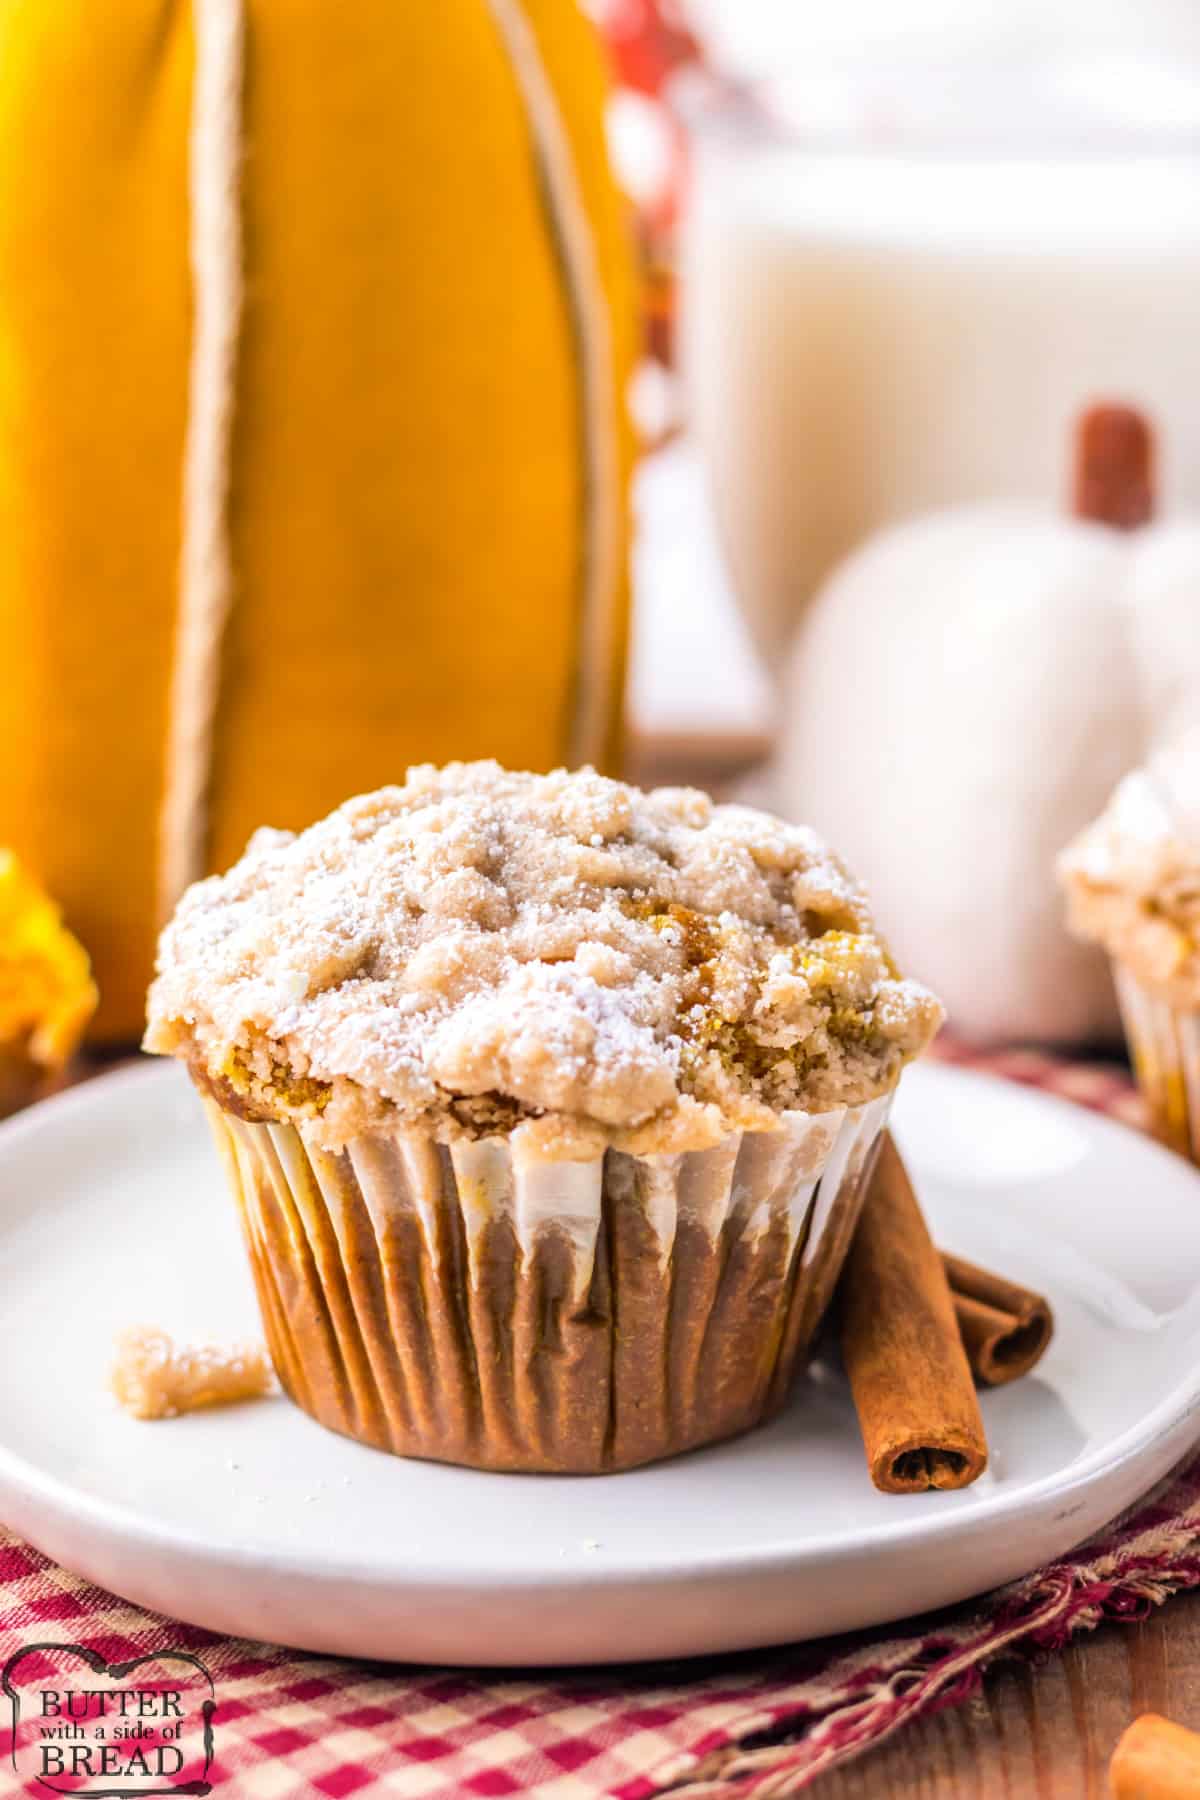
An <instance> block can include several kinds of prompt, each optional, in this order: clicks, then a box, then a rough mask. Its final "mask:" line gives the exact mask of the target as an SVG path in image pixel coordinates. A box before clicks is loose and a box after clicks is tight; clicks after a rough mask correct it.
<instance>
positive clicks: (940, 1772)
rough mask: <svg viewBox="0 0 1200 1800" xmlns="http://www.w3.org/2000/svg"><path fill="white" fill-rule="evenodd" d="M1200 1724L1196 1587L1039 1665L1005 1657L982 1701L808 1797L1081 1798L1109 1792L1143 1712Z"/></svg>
mask: <svg viewBox="0 0 1200 1800" xmlns="http://www.w3.org/2000/svg"><path fill="white" fill-rule="evenodd" d="M1143 1712H1161V1713H1165V1714H1166V1715H1167V1717H1168V1718H1173V1719H1177V1720H1178V1721H1179V1722H1180V1723H1181V1724H1184V1725H1189V1726H1191V1727H1192V1728H1193V1729H1200V1593H1193V1594H1180V1595H1177V1596H1176V1598H1175V1599H1173V1600H1168V1601H1167V1602H1166V1604H1165V1605H1163V1606H1160V1607H1158V1608H1157V1609H1156V1610H1155V1611H1154V1612H1153V1613H1151V1614H1150V1616H1149V1618H1147V1619H1144V1620H1141V1621H1140V1622H1138V1623H1136V1624H1109V1625H1100V1626H1098V1627H1097V1629H1096V1630H1095V1631H1094V1632H1090V1633H1088V1632H1085V1633H1084V1634H1083V1635H1082V1636H1081V1637H1079V1638H1077V1639H1076V1640H1075V1643H1074V1644H1073V1645H1072V1646H1071V1647H1070V1648H1069V1649H1068V1650H1066V1651H1065V1652H1063V1653H1062V1654H1061V1655H1058V1656H1052V1657H1048V1658H1047V1659H1046V1661H1045V1662H1043V1663H1042V1664H1041V1665H1040V1666H1037V1667H1029V1666H1028V1665H1025V1664H1009V1665H1006V1666H1002V1667H998V1668H997V1669H996V1670H995V1672H994V1673H993V1674H992V1675H990V1676H987V1677H985V1679H984V1685H983V1691H982V1693H980V1694H979V1695H978V1696H977V1697H976V1698H975V1699H974V1700H969V1701H967V1702H965V1703H964V1704H962V1705H960V1706H954V1707H950V1708H948V1709H947V1710H946V1711H945V1712H942V1713H938V1714H937V1715H935V1716H934V1717H932V1718H927V1719H922V1720H919V1721H918V1722H917V1723H916V1724H914V1725H910V1726H907V1727H905V1728H903V1729H902V1730H901V1731H900V1732H898V1733H897V1735H896V1737H895V1738H894V1739H892V1741H891V1742H890V1743H888V1744H884V1745H882V1746H881V1747H880V1748H879V1749H878V1750H875V1751H872V1752H870V1753H868V1754H867V1755H866V1756H864V1757H862V1758H861V1759H860V1760H859V1761H858V1762H857V1763H852V1764H851V1765H850V1766H849V1767H847V1768H845V1769H841V1770H834V1771H833V1772H832V1773H831V1774H829V1775H827V1776H824V1777H823V1778H822V1779H821V1780H820V1781H818V1782H816V1783H815V1784H814V1785H813V1786H812V1787H811V1788H809V1789H808V1793H809V1794H810V1795H811V1796H812V1800H864V1796H870V1797H871V1800H882V1797H883V1796H886V1797H887V1800H967V1797H968V1796H969V1797H971V1800H1001V1797H1002V1796H1003V1800H1084V1796H1089V1797H1090V1796H1092V1795H1095V1796H1097V1797H1100V1796H1103V1795H1106V1794H1107V1793H1108V1791H1109V1789H1108V1759H1109V1757H1110V1756H1111V1755H1112V1749H1113V1745H1114V1744H1115V1743H1116V1741H1117V1739H1118V1737H1120V1735H1121V1733H1122V1731H1123V1730H1124V1729H1125V1727H1126V1725H1128V1724H1129V1722H1130V1720H1131V1719H1133V1718H1135V1717H1136V1716H1137V1714H1138V1713H1143Z"/></svg>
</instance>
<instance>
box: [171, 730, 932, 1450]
mask: <svg viewBox="0 0 1200 1800" xmlns="http://www.w3.org/2000/svg"><path fill="white" fill-rule="evenodd" d="M158 970H159V972H158V977H157V979H156V981H155V983H154V986H153V988H152V989H151V994H150V1009H149V1010H150V1024H149V1029H148V1032H147V1036H146V1047H147V1048H148V1049H150V1050H154V1051H159V1052H162V1053H165V1054H168V1055H173V1056H177V1057H179V1058H181V1059H182V1060H184V1061H185V1062H186V1063H187V1065H188V1068H189V1070H190V1072H191V1075H192V1079H193V1080H194V1082H195V1084H196V1086H197V1087H198V1088H199V1089H200V1091H201V1093H202V1094H203V1095H204V1096H205V1100H206V1104H207V1107H208V1111H209V1116H210V1118H211V1120H212V1124H213V1127H214V1130H215V1132H216V1136H217V1140H218V1143H219V1144H220V1146H221V1148H222V1150H223V1152H224V1160H225V1163H226V1167H227V1170H228V1173H229V1176H230V1180H231V1183H232V1186H233V1190H234V1194H235V1196H236V1199H237V1202H238V1206H239V1210H240V1213H241V1217H242V1223H243V1226H244V1230H245V1237H246V1242H247V1245H248V1249H249V1254H250V1258H251V1262H252V1265H253V1269H254V1275H255V1280H256V1283H257V1288H258V1295H259V1301H260V1305H261V1309H262V1315H263V1322H264V1327H265V1330H266V1334H267V1339H268V1342H269V1345H270V1348H271V1352H272V1356H273V1359H274V1362H275V1365H276V1368H277V1371H278V1373H279V1377H280V1380H281V1382H282V1383H283V1385H284V1387H285V1388H286V1390H287V1392H288V1393H289V1394H290V1395H291V1396H292V1398H293V1399H294V1400H295V1401H296V1402H297V1404H299V1405H300V1406H302V1407H304V1408H305V1409H306V1410H307V1411H308V1412H310V1413H311V1414H312V1415H313V1416H314V1417H315V1418H317V1419H319V1420H320V1421H321V1422H322V1423H323V1424H325V1425H328V1426H330V1427H332V1428H333V1429H334V1430H337V1431H341V1432H344V1433H347V1434H348V1435H350V1436H352V1437H356V1438H359V1439H362V1440H364V1441H366V1442H368V1443H372V1444H376V1445H379V1446H381V1447H383V1448H385V1449H389V1450H392V1451H396V1452H398V1453H400V1454H404V1455H412V1456H423V1457H431V1458H436V1459H440V1460H445V1461H451V1462H457V1463H465V1464H469V1465H472V1466H476V1467H482V1468H490V1469H526V1470H531V1469H532V1470H569V1471H575V1472H598V1471H602V1470H608V1469H618V1468H626V1467H630V1466H632V1465H634V1464H637V1463H642V1462H647V1461H650V1460H652V1459H654V1458H657V1457H663V1456H668V1455H671V1454H673V1453H674V1452H676V1451H680V1450H684V1449H687V1448H690V1447H691V1446H694V1445H697V1444H702V1443H706V1442H709V1441H711V1440H713V1439H716V1438H721V1437H726V1436H729V1435H731V1434H733V1433H735V1432H739V1431H743V1430H745V1429H746V1428H748V1427H749V1426H752V1425H754V1424H757V1423H758V1422H759V1421H760V1420H761V1419H763V1418H764V1417H766V1416H767V1415H769V1414H770V1413H771V1412H773V1411H774V1410H775V1409H777V1408H778V1407H779V1406H780V1404H781V1403H782V1401H783V1400H784V1398H785V1396H786V1393H787V1390H788V1387H789V1384H790V1382H791V1379H792V1376H793V1373H794V1372H795V1370H796V1368H797V1366H798V1364H799V1363H800V1361H801V1360H802V1358H803V1355H804V1352H805V1351H806V1349H807V1347H808V1345H809V1344H810V1342H811V1340H812V1336H813V1333H814V1330H815V1328H816V1326H817V1324H818V1322H819V1320H820V1317H821V1314H822V1312H823V1311H824V1309H825V1306H826V1304H827V1302H828V1300H829V1297H830V1294H831V1291H832V1288H833V1285H834V1282H835V1280H836V1278H837V1275H838V1272H839V1269H840V1266H841V1262H842V1258H843V1256H844V1253H845V1250H846V1246H847V1243H848V1240H849V1237H850V1234H851V1232H852V1230H853V1226H854V1223H855V1219H856V1217H857V1211H858V1207H859V1204H860V1201H861V1198H862V1193H863V1188H864V1184H865V1181H866V1177H867V1175H868V1173H869V1170H870V1167H871V1162H872V1157H873V1154H874V1151H875V1149H876V1147H877V1144H878V1141H879V1134H880V1132H881V1130H882V1128H883V1125H884V1123H885V1121H886V1118H887V1114H888V1109H889V1106H890V1102H891V1096H892V1092H893V1089H894V1088H895V1085H896V1082H897V1080H898V1078H899V1075H900V1072H901V1070H902V1068H903V1067H904V1065H905V1063H906V1062H908V1061H909V1060H910V1059H911V1058H912V1057H914V1056H915V1055H917V1054H918V1053H919V1052H920V1051H921V1050H922V1049H923V1048H924V1046H925V1045H926V1043H927V1042H928V1041H929V1039H930V1037H931V1036H932V1035H933V1033H934V1031H935V1030H936V1028H937V1025H938V1023H939V1021H940V1017H941V1012H940V1008H939V1006H938V1003H937V1002H936V1000H935V999H934V998H933V996H932V995H931V994H929V993H928V992H927V991H926V990H925V989H924V988H922V987H920V986H918V985H917V984H916V983H914V982H911V981H905V980H902V979H901V978H900V977H899V976H898V975H897V973H896V971H895V969H894V967H893V965H892V963H891V960H890V958H889V956H888V953H887V950H886V948H885V947H884V945H883V943H882V941H881V940H880V938H879V937H878V936H877V935H876V933H875V931H874V928H873V926H872V922H871V918H870V914H869V911H868V908H867V903H866V900H865V897H864V895H863V892H862V890H861V888H860V887H859V886H858V885H857V884H856V883H855V882H854V881H853V880H852V879H851V877H850V876H849V875H848V874H847V872H846V871H845V869H844V868H843V867H842V865H841V864H840V863H839V862H838V861H837V860H836V858H834V857H833V856H832V855H831V854H830V853H829V851H828V850H827V849H826V848H825V846H824V845H823V844H822V843H821V842H820V840H819V839H818V838H817V837H816V836H815V835H814V834H813V833H812V832H810V831H808V830H805V829H803V828H798V827H794V826H789V825H785V824H783V823H782V822H781V821H779V820H778V819H775V818H772V817H770V816H768V815H767V814H764V813H760V812H755V811H752V810H750V809H748V808H745V807H739V806H716V805H714V804H713V802H712V801H711V800H709V799H708V798H707V796H706V795H704V794H701V793H698V792H695V791H693V790H690V789H677V788H671V789H668V788H663V789H658V790H656V791H654V792H651V793H644V792H641V791H640V790H638V789H637V788H634V787H629V786H626V785H625V784H623V783H621V782H617V781H610V780H606V779H604V778H602V777H601V776H598V775H596V774H594V773H593V772H592V771H591V770H587V769H585V770H582V771H580V772H578V773H568V772H566V771H564V770H557V771H555V772H554V773H553V774H550V775H529V774H514V773H510V772H508V771H506V770H504V769H502V768H500V767H499V765H498V764H496V763H487V762H483V763H467V764H451V765H449V766H447V767H445V768H440V769H439V768H433V767H420V768H414V769H411V770H410V771H409V774H408V779H407V781H406V782H405V784H404V786H403V787H390V788H384V789H381V790H380V791H379V792H378V793H373V794H367V795H364V796H362V797H360V798H358V799H354V800H350V801H348V802H347V803H346V804H345V805H344V806H342V807H340V808H339V809H338V810H337V811H336V812H334V813H333V814H331V815H330V817H328V818H327V819H324V820H322V821H321V822H320V823H319V824H316V825H313V826H312V827H310V828H309V829H308V830H307V831H304V832H302V833H300V835H299V836H295V835H292V834H289V833H285V832H278V831H260V832H258V833H257V834H256V835H255V837H254V838H253V839H252V840H251V843H250V845H249V847H248V849H247V851H246V853H245V855H244V857H243V858H242V860H241V861H240V862H239V863H238V864H236V865H235V867H234V868H232V869H231V870H230V871H229V873H228V874H226V875H223V876H215V877H213V878H211V879H209V880H207V881H203V882H199V883H198V884H196V886H194V887H193V888H191V889H190V890H189V891H188V892H187V893H186V894H185V895H184V897H183V899H182V901H181V902H180V905H179V908H178V910H177V912H176V914H175V917H174V919H173V920H172V921H171V923H170V924H169V925H168V927H167V929H166V931H165V932H164V933H163V936H162V940H161V944H160V949H159V963H158Z"/></svg>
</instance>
